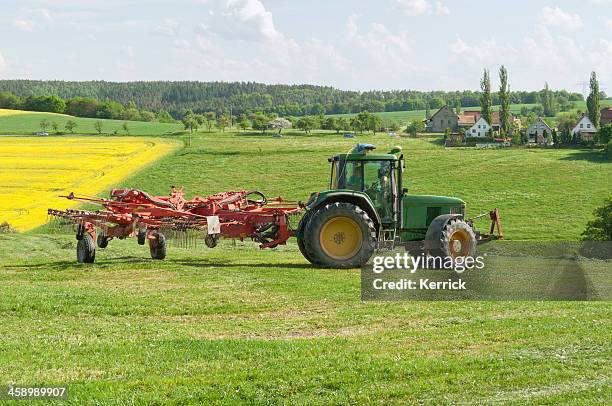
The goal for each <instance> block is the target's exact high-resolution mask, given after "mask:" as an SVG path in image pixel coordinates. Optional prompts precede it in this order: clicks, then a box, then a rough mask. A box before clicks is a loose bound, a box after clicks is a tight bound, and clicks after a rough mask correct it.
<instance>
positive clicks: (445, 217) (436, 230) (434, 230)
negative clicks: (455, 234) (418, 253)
mask: <svg viewBox="0 0 612 406" xmlns="http://www.w3.org/2000/svg"><path fill="white" fill-rule="evenodd" d="M456 218H459V219H463V215H462V214H441V215H439V216H438V217H436V218H434V219H433V220H432V222H431V223H430V224H429V227H428V228H427V233H426V234H425V251H431V250H435V249H437V248H439V246H440V233H441V232H442V230H443V229H444V226H446V224H447V223H448V222H449V221H451V220H452V219H456Z"/></svg>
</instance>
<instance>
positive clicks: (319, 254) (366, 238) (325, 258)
mask: <svg viewBox="0 0 612 406" xmlns="http://www.w3.org/2000/svg"><path fill="white" fill-rule="evenodd" d="M340 218H344V219H345V220H341V221H344V222H346V219H349V220H350V221H349V223H350V224H351V227H350V228H348V229H347V228H344V229H340V230H339V231H338V232H336V233H335V234H334V233H333V229H332V231H331V233H329V234H328V235H329V236H326V235H325V234H322V232H323V233H325V231H324V230H325V228H327V226H328V225H330V224H331V222H332V220H334V221H338V220H339V219H340ZM347 230H348V231H347ZM353 230H354V232H355V233H354V234H350V235H347V233H349V232H350V233H353ZM347 237H348V238H349V241H348V243H349V244H350V242H351V241H350V240H351V239H356V240H357V241H356V242H355V244H354V245H353V244H350V245H348V246H346V248H347V249H349V250H350V251H348V252H346V253H344V252H343V253H341V254H338V256H334V255H332V253H331V252H330V249H329V247H332V248H334V247H336V246H337V247H338V248H339V249H340V250H341V251H342V249H344V247H342V245H343V244H344V242H345V240H346V238H347ZM325 240H328V241H327V244H329V245H328V249H326V248H325V247H324V246H323V245H322V241H325ZM375 243H376V228H375V227H374V222H373V221H372V219H370V217H369V216H368V214H367V213H366V212H365V211H363V210H362V209H361V208H360V207H359V206H355V205H354V204H350V203H340V202H337V203H330V204H327V205H325V206H324V207H321V208H319V209H317V210H316V211H315V212H314V213H312V215H311V218H310V219H309V220H308V222H307V223H306V226H305V229H304V250H305V252H306V255H304V257H305V258H306V259H308V260H309V261H310V262H311V263H313V264H314V265H316V266H321V267H324V268H343V269H347V268H358V267H361V266H363V265H364V264H365V263H366V262H368V260H369V259H370V257H371V256H372V254H373V253H374V248H375ZM334 244H336V246H335V245H334ZM311 259H312V261H311Z"/></svg>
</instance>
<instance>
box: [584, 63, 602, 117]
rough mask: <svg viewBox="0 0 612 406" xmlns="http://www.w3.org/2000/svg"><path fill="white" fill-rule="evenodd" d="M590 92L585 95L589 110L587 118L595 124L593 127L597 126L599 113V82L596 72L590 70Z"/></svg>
mask: <svg viewBox="0 0 612 406" xmlns="http://www.w3.org/2000/svg"><path fill="white" fill-rule="evenodd" d="M590 87H591V92H590V93H589V97H587V110H588V112H589V114H588V115H589V120H591V123H593V125H595V128H599V115H600V114H601V112H600V110H599V108H600V106H599V82H598V81H597V73H595V72H591V81H590Z"/></svg>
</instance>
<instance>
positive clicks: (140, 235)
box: [138, 230, 147, 245]
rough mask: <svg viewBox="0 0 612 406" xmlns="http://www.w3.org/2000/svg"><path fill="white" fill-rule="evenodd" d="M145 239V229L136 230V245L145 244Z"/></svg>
mask: <svg viewBox="0 0 612 406" xmlns="http://www.w3.org/2000/svg"><path fill="white" fill-rule="evenodd" d="M146 241H147V230H138V245H145V242H146Z"/></svg>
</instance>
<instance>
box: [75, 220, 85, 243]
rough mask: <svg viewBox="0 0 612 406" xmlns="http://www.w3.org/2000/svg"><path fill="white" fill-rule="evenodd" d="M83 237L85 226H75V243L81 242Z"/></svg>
mask: <svg viewBox="0 0 612 406" xmlns="http://www.w3.org/2000/svg"><path fill="white" fill-rule="evenodd" d="M84 235H85V226H84V225H83V224H77V227H76V235H75V238H76V240H77V241H81V240H82V239H83V236H84Z"/></svg>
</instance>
